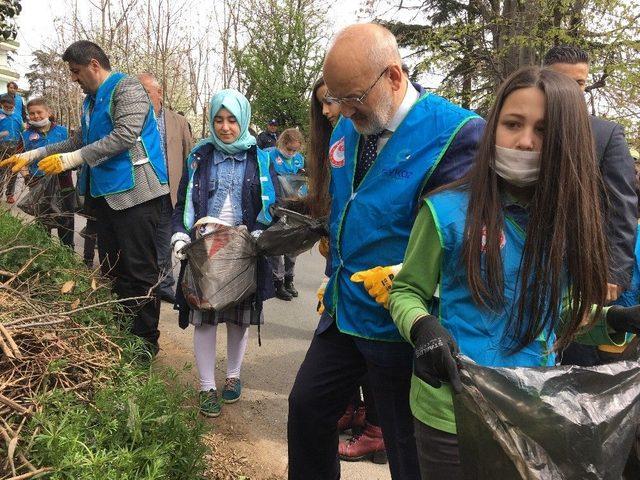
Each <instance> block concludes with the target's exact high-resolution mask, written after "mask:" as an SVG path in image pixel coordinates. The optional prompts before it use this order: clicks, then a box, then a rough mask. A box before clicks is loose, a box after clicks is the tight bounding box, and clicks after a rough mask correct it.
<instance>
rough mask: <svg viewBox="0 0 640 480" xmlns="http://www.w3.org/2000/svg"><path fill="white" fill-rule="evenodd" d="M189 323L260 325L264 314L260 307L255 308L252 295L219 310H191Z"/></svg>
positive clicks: (196, 324)
mask: <svg viewBox="0 0 640 480" xmlns="http://www.w3.org/2000/svg"><path fill="white" fill-rule="evenodd" d="M189 323H191V325H194V326H196V327H199V326H200V325H202V324H206V325H218V324H219V323H232V324H234V325H238V326H240V327H248V326H249V325H262V324H263V323H264V315H263V314H262V309H257V308H256V303H255V297H254V296H253V295H252V296H250V297H249V298H247V299H246V300H243V301H242V302H240V303H239V304H238V305H236V306H234V307H231V308H227V309H226V310H222V311H220V312H216V311H197V310H191V312H190V314H189Z"/></svg>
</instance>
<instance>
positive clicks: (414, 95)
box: [385, 79, 420, 132]
mask: <svg viewBox="0 0 640 480" xmlns="http://www.w3.org/2000/svg"><path fill="white" fill-rule="evenodd" d="M405 81H406V82H407V91H406V93H405V94H404V98H403V99H402V103H401V104H400V106H399V107H398V110H396V113H395V115H394V116H393V118H392V119H391V121H390V122H389V124H388V125H387V126H386V128H385V130H388V131H390V132H395V131H396V129H397V128H398V127H399V126H400V124H401V123H402V121H403V120H404V117H406V116H407V114H408V113H409V110H411V107H413V104H414V103H416V102H417V101H418V98H420V94H419V93H418V91H417V90H416V89H415V87H414V86H413V85H412V84H411V82H410V81H409V80H408V79H405Z"/></svg>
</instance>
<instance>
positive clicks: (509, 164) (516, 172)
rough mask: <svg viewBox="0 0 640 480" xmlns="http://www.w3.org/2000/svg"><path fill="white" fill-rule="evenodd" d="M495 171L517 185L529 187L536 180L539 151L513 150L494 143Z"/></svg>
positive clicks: (538, 170)
mask: <svg viewBox="0 0 640 480" xmlns="http://www.w3.org/2000/svg"><path fill="white" fill-rule="evenodd" d="M493 168H494V169H495V171H496V173H497V174H498V175H500V176H501V177H502V178H504V179H505V180H506V181H507V182H509V183H511V184H513V185H515V186H517V187H529V186H531V185H534V184H535V183H536V182H537V181H538V175H539V173H540V152H528V151H526V150H513V149H511V148H504V147H499V146H498V145H496V158H495V159H494V166H493Z"/></svg>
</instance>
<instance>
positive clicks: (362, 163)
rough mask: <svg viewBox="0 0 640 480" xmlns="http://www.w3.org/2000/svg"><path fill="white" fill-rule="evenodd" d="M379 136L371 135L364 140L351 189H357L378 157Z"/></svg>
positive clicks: (378, 134)
mask: <svg viewBox="0 0 640 480" xmlns="http://www.w3.org/2000/svg"><path fill="white" fill-rule="evenodd" d="M380 135H381V133H374V134H373V135H368V136H367V137H366V138H365V141H364V144H363V145H362V151H361V153H360V155H359V156H358V163H357V164H356V173H355V177H354V180H353V188H358V186H359V185H360V182H361V181H362V179H363V178H364V176H365V175H366V174H367V172H368V171H369V169H370V168H371V165H373V162H375V160H376V157H377V156H378V139H379V138H380Z"/></svg>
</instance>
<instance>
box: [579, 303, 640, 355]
mask: <svg viewBox="0 0 640 480" xmlns="http://www.w3.org/2000/svg"><path fill="white" fill-rule="evenodd" d="M608 311H609V307H604V308H603V309H602V312H601V313H600V316H599V317H598V318H597V319H596V321H595V322H594V324H593V326H592V327H591V328H590V329H589V330H587V331H585V332H582V333H580V334H578V335H576V342H578V343H582V344H584V345H615V346H616V347H622V346H624V345H625V344H626V343H628V342H629V341H631V338H633V335H629V334H627V333H624V332H614V331H613V329H611V328H610V327H609V325H608V324H607V312H608ZM595 313H596V306H595V305H594V306H593V307H591V315H592V316H593V315H595Z"/></svg>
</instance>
